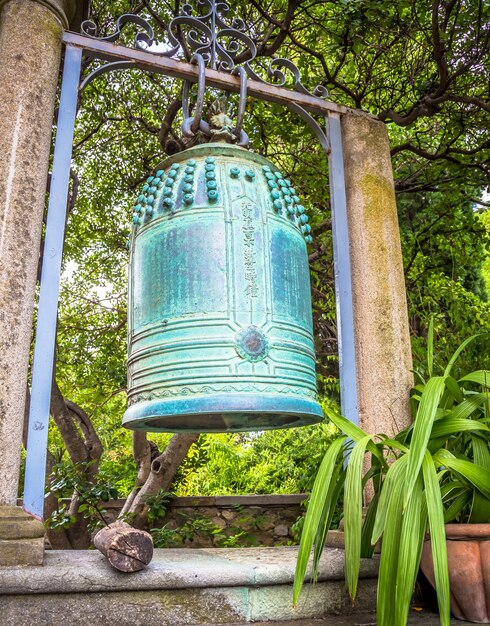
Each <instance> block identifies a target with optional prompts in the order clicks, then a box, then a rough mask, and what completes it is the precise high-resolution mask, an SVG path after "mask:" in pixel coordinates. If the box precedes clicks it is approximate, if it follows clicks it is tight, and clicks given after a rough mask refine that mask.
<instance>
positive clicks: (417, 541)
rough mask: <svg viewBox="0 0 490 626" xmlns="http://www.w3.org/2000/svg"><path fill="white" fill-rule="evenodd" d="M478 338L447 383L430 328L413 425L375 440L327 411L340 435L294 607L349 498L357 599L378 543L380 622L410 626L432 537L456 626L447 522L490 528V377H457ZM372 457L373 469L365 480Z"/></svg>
mask: <svg viewBox="0 0 490 626" xmlns="http://www.w3.org/2000/svg"><path fill="white" fill-rule="evenodd" d="M475 338H476V336H473V337H470V338H469V339H467V340H466V341H465V342H464V343H463V344H462V345H461V346H460V347H459V348H458V350H457V351H456V352H455V354H454V355H453V357H452V358H451V359H450V361H449V363H448V365H447V367H446V368H445V370H444V372H443V374H442V375H441V376H434V375H433V349H432V325H431V327H430V330H429V340H428V350H427V352H428V354H427V362H428V368H427V371H428V373H429V376H430V377H429V379H428V380H427V381H421V382H420V384H418V385H417V386H416V387H415V388H414V389H413V390H412V394H411V405H412V409H413V412H414V420H413V423H412V424H411V426H410V427H409V428H406V429H404V430H402V431H401V432H399V433H398V434H397V435H396V436H395V437H394V438H390V437H387V436H386V435H383V434H379V435H369V434H367V433H365V432H364V431H363V430H362V429H361V428H359V427H358V426H356V425H355V424H353V423H351V422H349V421H348V420H347V419H345V418H344V417H342V416H341V415H339V414H338V413H336V412H335V411H334V410H332V409H329V408H328V409H326V412H327V414H328V416H329V418H330V419H331V420H332V422H333V423H334V424H336V426H337V427H338V428H339V429H340V431H341V432H342V434H341V435H340V436H339V437H338V438H337V439H336V440H335V441H333V443H332V444H331V445H330V447H329V449H328V450H327V452H326V454H325V456H324V458H323V461H322V464H321V466H320V469H319V471H318V474H317V477H316V480H315V483H314V487H313V490H312V493H311V499H310V503H309V506H308V510H307V514H306V518H305V522H304V527H303V532H302V536H301V544H300V549H299V554H298V561H297V566H296V574H295V581H294V598H293V602H294V603H296V602H297V601H298V597H299V594H300V591H301V588H302V584H303V581H304V578H305V574H306V566H307V563H308V559H309V556H310V553H311V551H312V549H313V565H314V574H315V575H316V572H317V568H318V562H319V558H320V555H321V552H322V550H323V547H324V545H325V539H326V535H327V531H328V529H329V528H330V526H331V522H332V516H333V513H334V511H335V507H336V504H337V502H338V500H339V498H340V496H341V495H342V494H343V498H344V503H343V511H344V534H345V566H346V579H347V580H346V582H347V587H348V590H349V593H350V595H351V597H352V599H354V598H355V596H356V591H357V582H358V576H359V569H360V559H361V557H371V556H372V554H373V551H374V547H373V546H374V545H375V544H376V543H377V542H378V541H379V540H380V539H381V540H382V543H381V561H380V570H379V580H378V597H377V615H378V617H377V620H378V621H377V623H378V625H379V626H405V624H406V621H407V614H408V610H409V605H410V600H411V597H412V592H413V589H414V585H415V579H416V576H417V571H418V566H419V562H420V555H421V550H422V545H423V541H424V537H425V535H426V532H427V531H429V532H430V536H431V544H432V554H433V559H434V571H435V580H436V586H437V597H438V604H439V612H440V621H441V624H442V625H443V626H449V621H450V611H449V598H450V594H449V576H448V566H447V554H446V543H445V529H444V524H445V523H448V522H450V521H456V522H464V521H470V522H488V521H490V429H489V427H488V424H489V414H490V411H489V404H490V394H489V392H488V390H489V388H490V372H488V371H483V370H480V371H475V372H472V373H470V374H467V375H466V376H463V377H462V378H460V379H459V380H456V379H455V378H453V377H452V376H451V370H452V367H453V365H454V362H455V361H456V358H457V357H458V356H459V354H460V352H461V351H462V350H463V349H464V348H465V347H466V345H468V343H469V342H470V341H473V340H474V339H475ZM482 389H483V390H482ZM366 454H368V455H370V457H371V466H370V469H369V470H368V472H367V473H366V474H365V475H364V476H363V467H364V457H365V455H366ZM370 481H371V483H372V486H373V490H374V497H373V498H372V500H371V502H370V503H369V506H368V509H367V514H366V517H365V520H364V523H363V522H362V499H363V498H362V496H363V489H364V488H365V486H366V485H367V483H368V482H370Z"/></svg>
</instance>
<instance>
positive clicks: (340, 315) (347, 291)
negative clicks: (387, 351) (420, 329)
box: [327, 113, 359, 424]
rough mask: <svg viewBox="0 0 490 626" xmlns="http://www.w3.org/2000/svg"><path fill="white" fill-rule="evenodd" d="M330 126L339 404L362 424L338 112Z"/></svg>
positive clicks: (355, 422)
mask: <svg viewBox="0 0 490 626" xmlns="http://www.w3.org/2000/svg"><path fill="white" fill-rule="evenodd" d="M327 126H328V133H327V134H328V137H329V140H330V147H331V151H330V153H329V155H328V165H329V167H328V169H329V178H330V197H331V204H332V237H333V259H334V273H335V300H336V307H337V340H338V347H339V367H340V404H341V408H342V414H343V415H344V416H345V417H346V418H347V419H349V420H350V421H351V422H354V424H359V413H358V395H357V368H356V354H355V347H354V346H355V342H354V338H355V337H354V308H353V303H352V278H351V265H350V248H349V226H348V220H347V200H346V195H345V177H344V156H343V151H342V132H341V126H340V115H339V114H338V113H329V115H328V117H327Z"/></svg>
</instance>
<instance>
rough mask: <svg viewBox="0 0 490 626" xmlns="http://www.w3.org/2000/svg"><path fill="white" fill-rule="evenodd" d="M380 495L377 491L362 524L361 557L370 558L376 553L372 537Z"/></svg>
mask: <svg viewBox="0 0 490 626" xmlns="http://www.w3.org/2000/svg"><path fill="white" fill-rule="evenodd" d="M378 502H379V496H378V492H376V493H375V494H374V496H373V499H372V500H371V502H370V503H369V506H368V508H367V511H366V517H365V518H364V524H363V525H362V534H361V558H363V559H370V558H371V557H372V556H373V554H374V548H375V546H373V545H371V537H372V534H373V528H374V520H375V519H376V511H377V509H378Z"/></svg>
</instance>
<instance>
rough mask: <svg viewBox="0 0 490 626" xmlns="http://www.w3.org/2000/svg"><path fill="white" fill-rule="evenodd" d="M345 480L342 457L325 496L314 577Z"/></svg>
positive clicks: (314, 563)
mask: <svg viewBox="0 0 490 626" xmlns="http://www.w3.org/2000/svg"><path fill="white" fill-rule="evenodd" d="M344 481H345V469H344V459H343V457H342V458H341V459H340V461H338V463H337V465H336V466H335V469H334V471H333V474H332V478H331V480H330V485H329V487H328V493H327V497H326V498H325V503H324V506H323V511H322V517H321V518H320V522H319V524H318V531H317V533H316V535H315V539H314V542H313V545H314V551H313V579H316V577H317V574H318V564H319V562H320V557H321V555H322V552H323V548H324V547H325V541H326V540H327V534H328V531H329V530H330V525H331V523H332V517H333V514H334V512H335V508H336V506H337V502H338V500H339V496H340V492H341V491H342V487H343V486H344Z"/></svg>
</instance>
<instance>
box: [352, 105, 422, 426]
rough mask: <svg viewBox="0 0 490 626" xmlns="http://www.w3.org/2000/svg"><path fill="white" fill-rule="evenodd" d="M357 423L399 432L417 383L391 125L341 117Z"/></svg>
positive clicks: (360, 117) (368, 119)
mask: <svg viewBox="0 0 490 626" xmlns="http://www.w3.org/2000/svg"><path fill="white" fill-rule="evenodd" d="M342 144H343V151H344V167H345V183H346V194H347V213H348V224H349V233H350V255H351V274H352V290H353V305H354V325H355V342H356V365H357V384H358V408H359V425H360V426H361V428H363V429H364V430H366V431H367V432H369V433H379V432H382V433H386V434H393V433H394V432H396V431H397V430H399V429H401V428H403V427H404V426H406V425H407V424H408V423H409V422H410V412H409V401H408V400H409V390H410V388H411V386H412V385H413V377H412V373H411V370H412V354H411V349H410V337H409V329H408V314H407V302H406V295H405V281H404V274H403V262H402V254H401V245H400V233H399V228H398V216H397V210H396V202H395V192H394V185H393V173H392V168H391V159H390V149H389V143H388V134H387V131H386V127H385V125H384V124H382V123H381V122H377V121H375V120H372V119H370V118H369V117H367V116H360V115H355V114H353V115H344V116H343V117H342Z"/></svg>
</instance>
